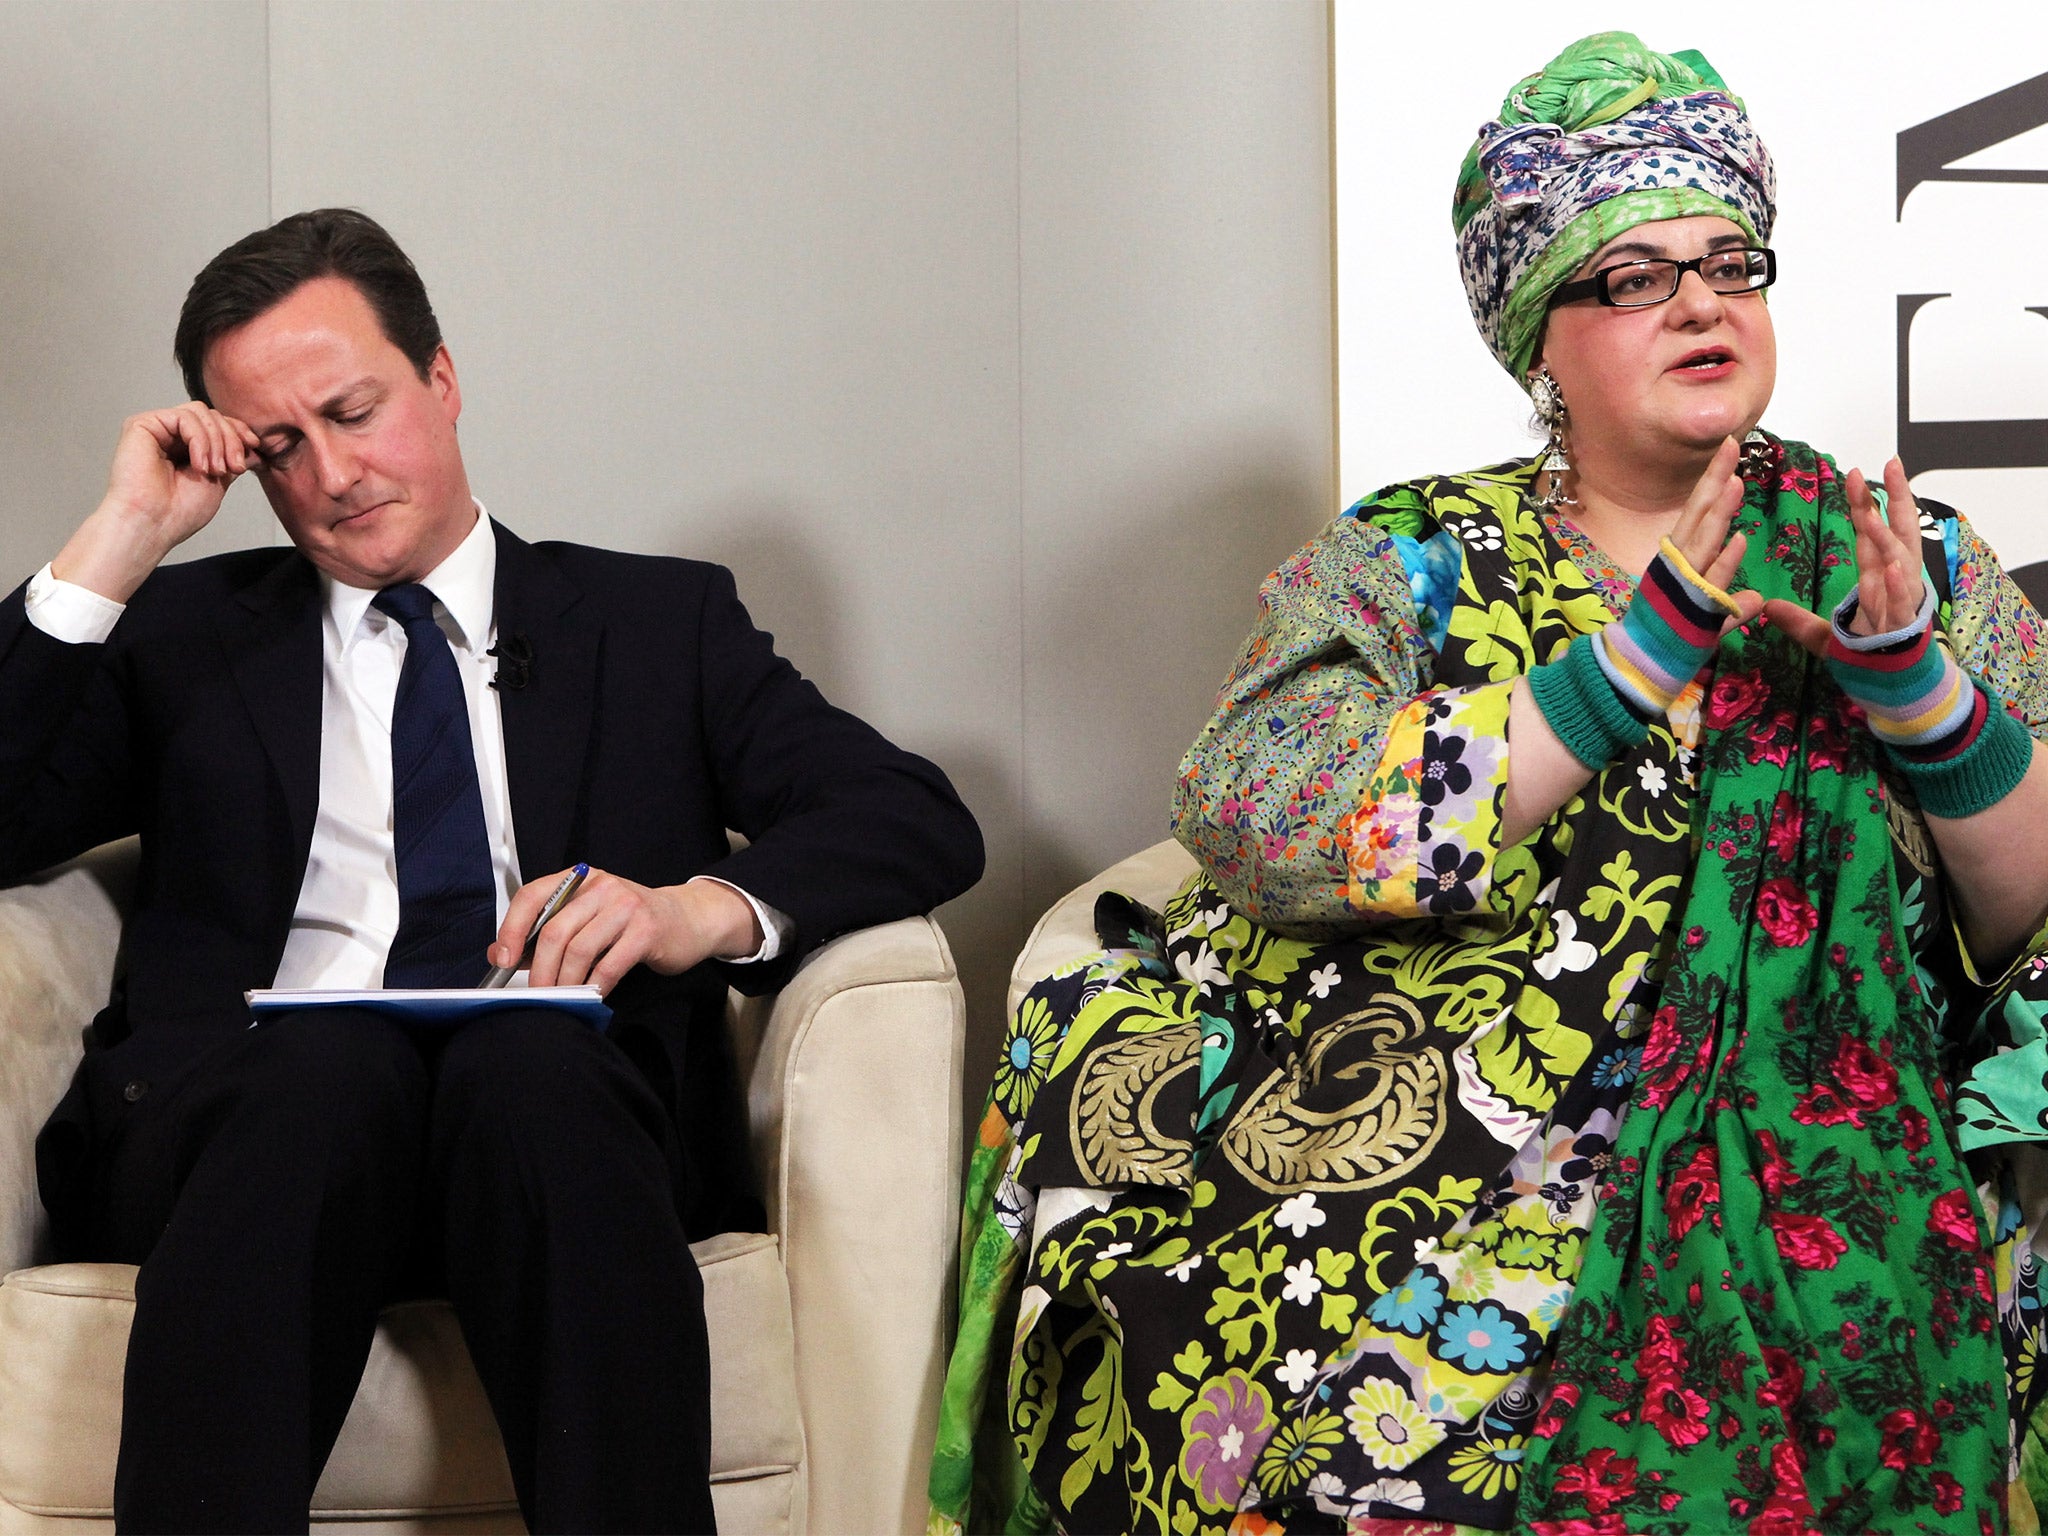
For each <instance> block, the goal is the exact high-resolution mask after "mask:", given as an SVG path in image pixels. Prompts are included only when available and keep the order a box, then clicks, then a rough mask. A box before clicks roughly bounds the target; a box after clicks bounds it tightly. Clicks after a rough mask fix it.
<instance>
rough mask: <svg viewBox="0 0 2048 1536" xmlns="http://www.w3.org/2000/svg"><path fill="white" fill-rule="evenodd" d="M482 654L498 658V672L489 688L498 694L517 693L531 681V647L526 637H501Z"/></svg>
mask: <svg viewBox="0 0 2048 1536" xmlns="http://www.w3.org/2000/svg"><path fill="white" fill-rule="evenodd" d="M484 654H485V655H486V656H495V657H497V658H498V671H497V675H496V676H494V677H493V678H492V679H491V686H492V687H493V688H495V689H497V690H498V691H499V692H500V693H517V692H518V691H519V690H520V689H522V688H524V687H525V686H526V685H527V684H528V683H530V682H532V681H533V646H532V644H531V643H529V642H528V640H527V638H526V636H524V635H501V636H500V637H499V638H498V643H497V644H496V645H494V646H492V647H491V648H490V649H489V650H488V651H485V652H484Z"/></svg>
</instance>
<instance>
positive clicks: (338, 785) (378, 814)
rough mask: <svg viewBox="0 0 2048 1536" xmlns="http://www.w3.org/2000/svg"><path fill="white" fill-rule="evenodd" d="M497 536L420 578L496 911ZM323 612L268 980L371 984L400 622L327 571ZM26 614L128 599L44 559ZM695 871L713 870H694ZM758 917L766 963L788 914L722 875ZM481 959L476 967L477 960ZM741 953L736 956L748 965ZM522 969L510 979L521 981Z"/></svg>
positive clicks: (54, 617) (500, 790) (505, 818)
mask: <svg viewBox="0 0 2048 1536" xmlns="http://www.w3.org/2000/svg"><path fill="white" fill-rule="evenodd" d="M497 574H498V545H497V540H496V538H495V537H494V536H493V534H492V532H491V523H490V518H489V516H488V515H487V514H486V513H485V512H484V510H483V507H482V505H481V504H480V503H479V504H478V507H477V519H476V524H475V526H474V527H472V528H471V529H470V531H469V534H468V536H467V537H465V538H464V539H463V541H462V542H461V543H460V544H458V545H457V546H456V547H455V550H454V551H453V553H451V554H450V555H449V556H448V558H447V559H445V560H443V561H442V562H441V563H440V564H439V565H438V566H436V567H435V568H434V569H433V571H431V572H430V573H429V574H428V575H426V576H425V577H424V578H422V580H421V583H420V584H421V585H422V586H424V587H426V588H427V589H428V590H430V591H431V592H432V593H433V594H434V597H435V599H436V602H435V606H434V617H435V619H436V621H437V622H438V623H439V624H440V626H441V630H442V632H443V633H444V634H446V635H447V637H448V644H449V648H450V649H451V650H452V651H453V652H454V653H455V666H456V670H457V672H458V673H460V674H461V677H462V693H463V698H464V700H465V702H466V703H467V704H468V705H469V736H470V742H471V745H472V747H473V748H474V750H475V753H476V773H477V785H478V788H479V789H481V790H482V792H483V805H484V835H485V839H486V841H487V843H488V844H489V846H490V850H491V868H492V874H493V876H494V884H495V886H496V896H497V918H498V921H499V922H501V923H502V922H503V921H504V918H505V909H506V907H507V905H509V903H510V902H511V899H512V897H513V895H514V893H516V892H517V891H518V889H519V887H520V884H521V875H520V869H519V850H518V847H517V845H516V843H515V841H514V836H513V827H512V798H511V790H510V787H509V785H508V783H507V781H506V775H505V731H504V725H503V722H502V720H501V719H500V717H499V713H498V694H497V690H496V689H494V688H492V687H491V679H492V677H493V676H494V675H495V673H496V671H497V659H496V658H495V657H493V656H491V655H489V654H487V653H488V652H489V651H490V650H491V648H492V647H493V646H495V645H496V644H497V643H498V626H497V616H496V612H495V609H496V601H497V600H496V592H497ZM320 585H321V591H322V594H323V596H324V597H325V599H326V609H325V612H324V614H323V615H322V620H321V695H320V807H319V810H318V812H317V813H316V814H315V816H314V820H313V843H312V848H311V851H310V853H309V854H308V856H307V859H306V877H305V881H304V883H303V884H302V885H301V886H300V887H299V899H298V905H297V907H296V908H295V909H294V911H293V913H292V926H291V933H290V935H289V936H288V937H287V938H286V940H285V946H284V958H283V959H282V960H281V961H280V962H279V963H278V968H277V977H276V980H275V982H274V985H276V986H280V987H377V986H381V985H383V980H384V961H385V957H386V956H387V955H388V954H389V953H390V951H391V940H392V938H393V937H394V936H395V935H396V934H397V932H398V862H397V858H396V855H395V854H394V853H393V845H392V832H391V820H392V816H391V809H392V807H391V712H392V708H393V706H394V704H395V702H396V700H397V696H398V674H399V670H400V668H401V667H403V666H404V664H405V644H406V642H405V630H404V627H403V626H401V625H400V624H399V623H398V621H397V620H396V619H393V618H391V617H389V616H388V615H386V614H385V613H384V612H383V611H382V610H380V609H377V608H373V607H371V606H370V600H371V599H372V598H374V597H375V596H376V595H377V594H376V593H375V592H372V591H369V590H367V589H365V588H362V587H351V586H348V585H346V584H344V583H342V582H338V581H336V580H335V579H334V578H333V577H331V576H329V575H327V574H326V573H325V572H324V571H323V572H322V573H321V575H320ZM25 596H26V605H27V610H28V617H29V622H30V623H32V624H34V625H35V626H36V627H37V628H38V629H40V630H42V631H43V632H44V633H46V634H48V635H50V636H51V637H52V638H54V639H58V640H63V641H66V642H68V643H70V644H74V645H77V644H93V643H97V642H99V641H102V640H105V639H106V638H107V636H108V635H109V634H111V633H112V632H113V628H114V623H115V621H116V620H118V619H119V618H120V616H121V614H122V612H123V609H124V605H123V604H120V603H116V602H113V601H111V600H110V599H108V598H105V597H102V596H100V595H99V594H98V593H97V592H92V591H89V590H88V589H86V588H84V587H80V586H77V585H74V584H73V583H71V582H67V581H60V580H58V579H57V578H56V577H55V576H54V575H52V574H51V572H50V568H49V567H48V566H47V565H46V566H44V567H43V568H42V570H40V571H38V572H37V573H36V574H35V575H34V576H33V577H31V578H30V580H29V585H28V591H27V593H26V594H25ZM698 878H699V879H707V878H715V877H709V876H699V877H698ZM718 883H719V884H721V885H724V886H726V888H727V889H728V890H732V891H734V892H736V893H737V894H738V895H740V896H741V897H743V898H745V900H746V902H747V904H748V905H749V906H751V907H752V908H753V909H754V915H755V917H756V918H757V919H758V920H759V921H760V924H761V934H762V941H761V947H760V948H759V949H757V950H756V951H755V952H754V953H753V954H751V955H748V956H746V957H745V958H746V961H747V962H752V961H759V960H772V959H773V958H774V957H775V956H776V955H777V954H778V953H780V951H781V949H782V943H783V937H784V934H785V932H786V930H787V929H788V927H789V919H788V918H787V917H786V916H784V915H783V914H782V913H780V912H777V911H776V910H775V909H774V908H772V907H768V906H766V905H764V904H763V903H761V902H758V901H756V900H755V899H754V898H753V897H752V896H751V895H748V893H747V892H745V891H742V890H740V889H739V887H737V886H734V885H732V884H731V883H730V882H728V881H719V882H718ZM486 963H487V962H486V960H485V958H484V957H483V956H482V955H479V956H478V957H477V972H478V974H479V976H481V974H482V972H483V969H484V967H485V965H486ZM743 963H744V962H743ZM524 981H525V973H524V972H521V973H520V976H519V978H518V979H517V981H516V982H515V985H520V984H523V983H524Z"/></svg>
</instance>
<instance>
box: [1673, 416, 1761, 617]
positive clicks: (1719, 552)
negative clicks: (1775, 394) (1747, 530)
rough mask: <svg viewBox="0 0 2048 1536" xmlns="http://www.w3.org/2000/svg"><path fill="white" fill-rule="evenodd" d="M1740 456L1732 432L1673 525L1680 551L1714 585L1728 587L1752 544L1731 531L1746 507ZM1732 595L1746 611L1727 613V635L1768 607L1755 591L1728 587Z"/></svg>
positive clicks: (1676, 543)
mask: <svg viewBox="0 0 2048 1536" xmlns="http://www.w3.org/2000/svg"><path fill="white" fill-rule="evenodd" d="M1741 458H1742V448H1741V445H1740V444H1738V443H1737V442H1736V441H1735V439H1734V438H1732V437H1731V438H1728V439H1727V440H1726V441H1724V442H1723V443H1722V444H1721V446H1720V447H1719V448H1717V449H1716V450H1715V451H1714V457H1713V460H1712V462H1710V463H1709V464H1708V465H1707V472H1706V473H1705V474H1703V475H1701V476H1700V478H1699V484H1697V485H1695V486H1694V487H1693V489H1692V495H1691V496H1689V497H1687V498H1686V503H1685V510H1684V511H1683V512H1681V513H1679V514H1678V522H1677V523H1676V525H1674V526H1673V528H1672V530H1671V542H1672V543H1673V544H1674V545H1676V546H1677V547H1678V552H1679V553H1680V554H1682V555H1684V556H1685V558H1686V560H1687V561H1688V562H1689V563H1690V564H1691V566H1692V568H1693V569H1694V570H1695V571H1697V572H1699V574H1700V575H1701V577H1703V578H1704V579H1705V580H1706V582H1707V583H1708V584H1709V585H1710V586H1714V587H1718V588H1721V589H1723V590H1725V589H1726V588H1727V586H1728V583H1729V582H1731V581H1733V580H1734V579H1735V573H1736V572H1737V571H1738V570H1740V569H1741V567H1742V553H1743V551H1744V550H1745V549H1747V548H1748V547H1749V540H1748V538H1747V537H1746V536H1745V535H1743V534H1740V533H1736V534H1730V533H1729V531H1728V530H1729V527H1730V526H1731V525H1732V524H1733V523H1734V521H1735V514H1736V513H1738V512H1740V511H1741V510H1742V477H1741V476H1740V475H1738V474H1737V473H1736V472H1735V469H1736V465H1737V464H1739V463H1740V462H1741ZM1728 596H1729V597H1730V598H1732V599H1733V600H1734V601H1735V603H1736V604H1737V605H1738V606H1739V607H1740V608H1741V610H1742V612H1741V614H1740V616H1739V617H1738V616H1736V615H1734V614H1730V615H1729V616H1728V619H1727V621H1726V622H1725V623H1724V624H1723V625H1722V626H1721V632H1722V633H1723V634H1726V633H1727V632H1728V631H1729V630H1731V629H1733V628H1735V627H1736V626H1737V625H1739V624H1747V623H1748V622H1749V621H1750V620H1751V619H1753V618H1755V617H1756V616H1757V615H1758V614H1759V613H1761V612H1762V611H1763V608H1764V600H1763V599H1762V598H1761V597H1759V596H1757V594H1756V593H1754V592H1751V591H1747V590H1744V591H1741V592H1729V593H1728Z"/></svg>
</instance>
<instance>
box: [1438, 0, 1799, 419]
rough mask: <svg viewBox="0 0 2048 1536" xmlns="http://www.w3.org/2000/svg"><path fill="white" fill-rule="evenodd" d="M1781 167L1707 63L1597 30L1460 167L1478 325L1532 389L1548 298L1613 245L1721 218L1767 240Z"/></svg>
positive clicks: (1522, 91) (1530, 87) (1463, 230)
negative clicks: (1661, 227) (1666, 224)
mask: <svg viewBox="0 0 2048 1536" xmlns="http://www.w3.org/2000/svg"><path fill="white" fill-rule="evenodd" d="M1777 191H1778V183H1777V172H1776V171H1775V170H1774V169H1773V168H1772V165H1771V156H1770V152H1769V151H1768V150H1766V149H1765V148H1764V145H1763V140H1761V139H1759V138H1758V137H1757V134H1756V130H1755V128H1753V127H1752V126H1751V125H1750V121H1749V116H1748V114H1747V113H1746V112H1745V111H1744V110H1743V106H1742V102H1741V100H1740V99H1739V98H1737V97H1735V96H1733V95H1731V94H1729V91H1728V87H1727V86H1726V85H1725V84H1723V83H1722V80H1721V77H1720V76H1719V75H1718V74H1716V73H1715V72H1714V67H1713V66H1712V65H1711V64H1709V63H1708V62H1707V61H1706V60H1705V59H1703V58H1701V57H1700V55H1699V54H1697V53H1694V52H1691V51H1687V52H1684V53H1678V54H1663V53H1653V52H1651V51H1650V50H1649V49H1648V48H1645V47H1644V46H1643V45H1642V43H1641V42H1640V41H1638V40H1637V38H1636V37H1635V36H1634V34H1632V33H1628V32H1599V33H1595V34H1594V35H1593V36H1591V37H1586V38H1581V39H1580V40H1579V41H1578V42H1576V43H1573V44H1572V45H1571V46H1570V47H1569V48H1567V49H1565V51H1564V52H1563V53H1560V54H1559V55H1558V56H1557V57H1556V58H1554V59H1552V60H1551V61H1550V63H1549V64H1547V65H1545V66H1544V68H1543V70H1542V72H1541V73H1539V74H1534V75H1530V76H1529V77H1528V78H1527V79H1525V80H1522V81H1521V82H1519V83H1518V84H1517V85H1516V86H1515V88H1514V89H1513V90H1512V91H1510V92H1508V98H1507V100H1506V101H1504V102H1502V103H1501V108H1500V116H1499V117H1498V118H1496V119H1495V120H1494V121H1492V122H1490V123H1488V124H1486V125H1485V126H1484V127H1483V128H1481V129H1480V130H1479V138H1478V141H1477V142H1476V143H1474V144H1473V146H1472V148H1471V150H1470V151H1469V152H1468V153H1467V154H1466V156H1465V163H1464V165H1463V166H1462V167H1460V168H1459V171H1458V193H1457V198H1456V200H1455V201H1454V202H1453V204H1452V207H1451V227H1452V228H1453V229H1454V230H1456V231H1457V236H1458V263H1459V266H1460V268H1461V269H1462V272H1463V275H1464V279H1465V296H1466V298H1467V299H1469V300H1470V302H1471V305H1472V318H1473V319H1474V320H1475V321H1476V322H1478V325H1479V333H1480V335H1481V336H1483V337H1485V339H1486V344H1487V346H1488V347H1490V348H1492V349H1493V355H1494V356H1495V357H1496V358H1498V359H1500V364H1501V366H1502V367H1503V368H1505V369H1507V371H1508V372H1509V373H1511V374H1513V375H1514V376H1515V379H1516V382H1518V383H1520V382H1523V381H1524V378H1525V375H1526V374H1527V373H1528V371H1529V365H1530V363H1531V362H1532V361H1534V358H1535V354H1536V338H1537V337H1538V336H1539V335H1541V334H1542V330H1543V316H1544V313H1545V308H1546V305H1547V303H1548V301H1549V298H1550V295H1551V294H1552V293H1553V292H1555V291H1556V289H1557V287H1558V285H1559V284H1560V283H1563V282H1565V281H1566V280H1567V279H1569V278H1570V277H1571V275H1572V274H1573V273H1574V272H1576V271H1577V270H1578V269H1579V267H1581V266H1582V265H1583V264H1584V263H1585V261H1586V258H1587V257H1589V256H1591V255H1592V254H1593V253H1594V252H1595V251H1597V250H1599V249H1600V247H1601V246H1603V245H1605V244H1607V243H1608V242H1609V241H1610V240H1613V239H1614V238H1615V237H1616V236H1618V235H1621V234H1623V233H1625V232H1626V231H1628V230H1631V229H1633V228H1635V227H1636V226H1637V225H1638V224H1647V223H1649V222H1651V221H1652V220H1655V219H1681V218H1686V217H1689V216H1692V215H1695V214H1715V215H1718V216H1720V217H1722V218H1726V219H1733V220H1734V221H1735V223H1736V224H1737V225H1739V226H1740V227H1741V229H1742V231H1743V233H1744V234H1746V235H1748V236H1749V238H1750V239H1752V240H1754V241H1756V242H1757V243H1758V244H1762V243H1764V242H1765V241H1767V240H1769V239H1770V235H1771V223H1772V219H1773V216H1774V214H1775V213H1776V203H1777Z"/></svg>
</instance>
